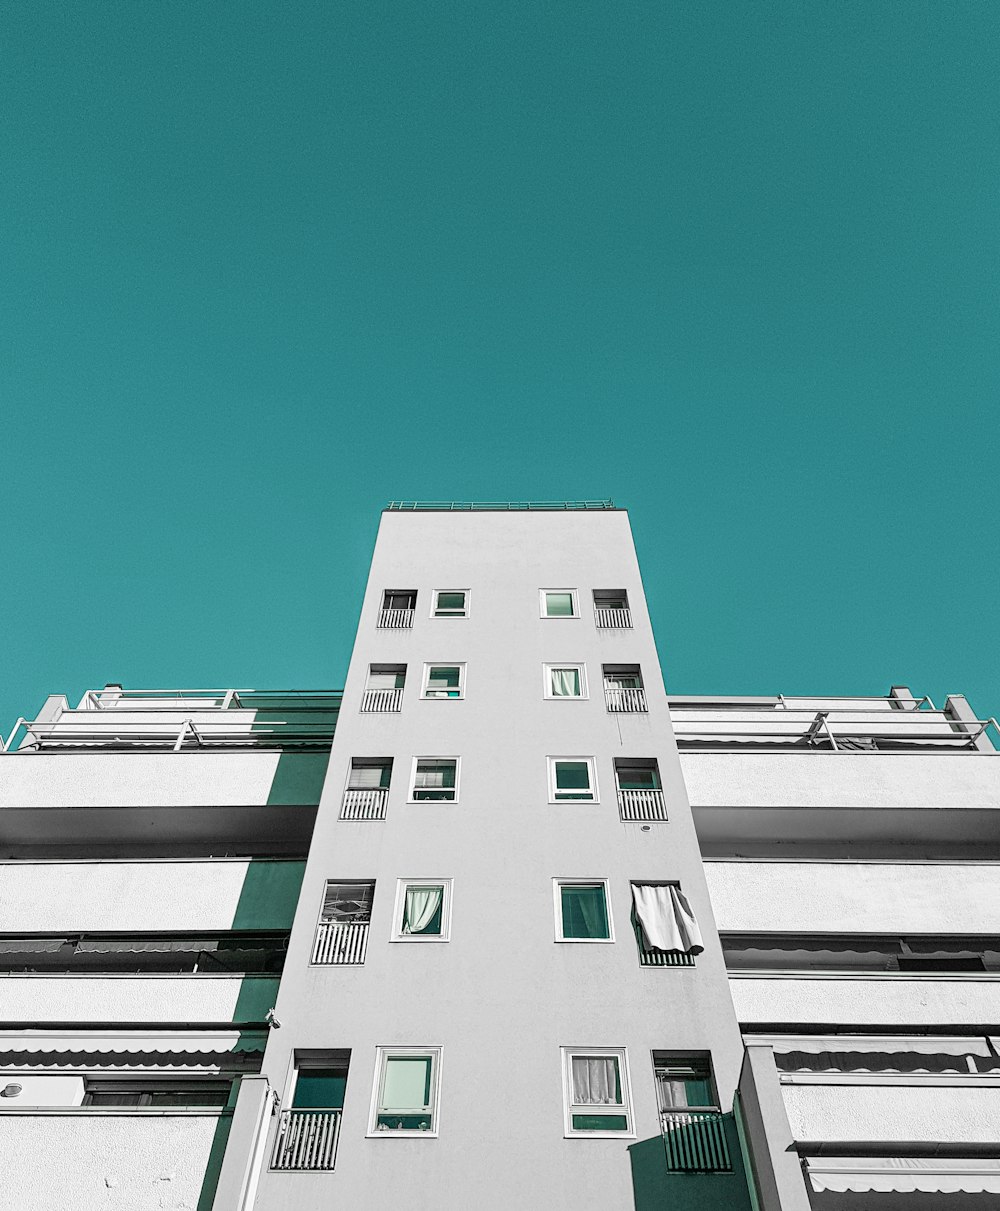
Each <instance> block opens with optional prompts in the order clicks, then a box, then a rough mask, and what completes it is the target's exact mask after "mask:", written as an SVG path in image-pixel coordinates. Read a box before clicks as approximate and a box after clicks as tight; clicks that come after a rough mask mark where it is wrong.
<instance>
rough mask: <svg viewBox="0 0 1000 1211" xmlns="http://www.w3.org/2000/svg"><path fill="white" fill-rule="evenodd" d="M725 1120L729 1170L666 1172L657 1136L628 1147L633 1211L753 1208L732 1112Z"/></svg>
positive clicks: (745, 1210) (742, 1210)
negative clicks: (730, 1162) (719, 1171)
mask: <svg viewBox="0 0 1000 1211" xmlns="http://www.w3.org/2000/svg"><path fill="white" fill-rule="evenodd" d="M724 1120H725V1130H726V1142H727V1143H728V1145H729V1155H730V1157H731V1158H732V1163H733V1169H732V1172H731V1173H674V1172H671V1171H669V1170H668V1169H667V1157H666V1151H665V1149H664V1146H663V1137H662V1136H660V1135H654V1136H653V1137H652V1139H648V1140H639V1142H638V1143H636V1144H632V1145H631V1146H630V1147H629V1150H628V1151H629V1159H630V1160H631V1162H632V1193H633V1197H634V1199H635V1211H664V1209H665V1208H669V1209H670V1211H720V1209H723V1208H724V1209H725V1211H752V1207H753V1204H752V1202H751V1199H750V1191H749V1188H748V1186H747V1178H746V1173H745V1171H744V1168H743V1161H742V1156H741V1151H740V1140H739V1134H738V1132H737V1129H736V1123H735V1121H734V1119H733V1116H732V1115H731V1114H727V1115H725V1116H724Z"/></svg>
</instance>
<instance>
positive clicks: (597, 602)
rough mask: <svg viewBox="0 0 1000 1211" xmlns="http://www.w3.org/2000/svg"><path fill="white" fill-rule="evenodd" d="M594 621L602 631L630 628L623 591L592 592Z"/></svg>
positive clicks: (630, 617) (625, 595) (630, 620)
mask: <svg viewBox="0 0 1000 1211" xmlns="http://www.w3.org/2000/svg"><path fill="white" fill-rule="evenodd" d="M594 621H595V623H596V624H597V626H598V627H599V628H603V629H627V628H629V627H631V626H632V612H631V610H630V609H629V604H628V593H626V591H625V590H624V589H595V590H594Z"/></svg>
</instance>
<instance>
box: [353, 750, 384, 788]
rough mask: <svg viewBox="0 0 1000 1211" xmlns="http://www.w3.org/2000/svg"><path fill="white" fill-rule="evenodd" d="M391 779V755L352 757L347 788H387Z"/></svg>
mask: <svg viewBox="0 0 1000 1211" xmlns="http://www.w3.org/2000/svg"><path fill="white" fill-rule="evenodd" d="M391 779H392V758H391V757H352V758H351V772H350V774H349V775H348V779H347V787H348V790H352V791H356V790H388V789H389V782H390V781H391Z"/></svg>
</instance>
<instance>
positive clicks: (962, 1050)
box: [746, 1034, 1000, 1058]
mask: <svg viewBox="0 0 1000 1211" xmlns="http://www.w3.org/2000/svg"><path fill="white" fill-rule="evenodd" d="M746 1041H747V1042H748V1043H765V1044H766V1045H767V1046H769V1047H773V1048H774V1050H775V1051H777V1052H779V1053H780V1054H781V1055H788V1054H790V1053H791V1052H794V1051H801V1052H803V1053H804V1054H805V1055H822V1054H823V1053H824V1052H827V1051H832V1052H845V1051H846V1052H851V1051H864V1052H881V1053H883V1054H889V1055H893V1054H899V1053H902V1052H907V1051H909V1052H913V1053H915V1054H917V1055H982V1056H986V1057H987V1058H990V1057H992V1056H993V1052H992V1051H991V1050H990V1046H989V1041H988V1040H987V1039H986V1038H985V1037H984V1036H983V1035H961V1034H921V1035H899V1034H748V1035H746ZM995 1042H996V1040H994V1043H995ZM998 1050H1000V1048H998Z"/></svg>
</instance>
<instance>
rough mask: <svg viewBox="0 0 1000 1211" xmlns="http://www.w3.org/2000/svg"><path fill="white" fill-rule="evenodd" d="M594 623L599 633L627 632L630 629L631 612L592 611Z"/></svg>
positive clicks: (598, 607) (596, 609) (599, 608)
mask: <svg viewBox="0 0 1000 1211" xmlns="http://www.w3.org/2000/svg"><path fill="white" fill-rule="evenodd" d="M594 621H595V623H596V624H597V627H598V630H601V631H627V630H631V629H632V611H631V610H604V609H601V607H600V606H597V607H596V608H595V609H594Z"/></svg>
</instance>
